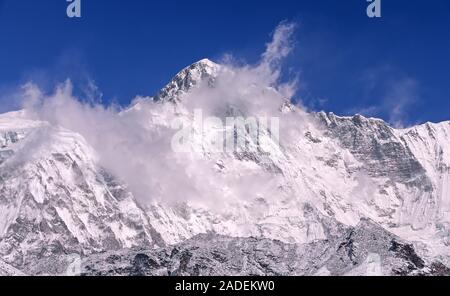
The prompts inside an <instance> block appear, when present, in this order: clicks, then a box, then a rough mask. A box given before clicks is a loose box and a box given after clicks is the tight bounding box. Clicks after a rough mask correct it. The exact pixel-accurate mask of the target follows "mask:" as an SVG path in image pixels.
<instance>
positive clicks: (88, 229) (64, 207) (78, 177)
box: [0, 113, 162, 274]
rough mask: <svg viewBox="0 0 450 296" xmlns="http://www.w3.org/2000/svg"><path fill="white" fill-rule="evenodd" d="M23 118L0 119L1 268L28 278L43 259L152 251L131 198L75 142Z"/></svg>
mask: <svg viewBox="0 0 450 296" xmlns="http://www.w3.org/2000/svg"><path fill="white" fill-rule="evenodd" d="M23 116H24V114H23V113H16V114H7V115H3V116H1V117H0V135H1V137H0V139H2V147H1V149H2V150H1V152H2V155H3V158H2V159H3V161H2V162H1V164H0V181H1V182H0V213H1V215H0V238H1V240H0V253H1V256H2V258H3V259H4V260H5V261H7V262H8V263H10V264H12V265H14V266H16V267H18V268H21V269H23V270H28V266H29V265H34V264H36V261H37V260H38V259H42V258H45V257H52V256H59V255H67V254H71V253H74V254H86V253H90V252H94V251H102V250H109V249H120V248H124V247H131V246H134V245H145V246H148V247H152V246H154V245H157V244H158V239H159V237H158V236H157V234H156V232H155V231H154V230H153V228H152V227H151V226H150V224H149V223H148V221H147V217H146V216H145V214H144V212H143V211H142V210H141V209H140V207H139V206H138V205H137V204H136V203H135V201H134V199H133V197H132V195H131V194H129V193H127V192H126V191H125V190H124V189H123V188H122V187H121V186H120V185H119V184H117V183H115V181H114V179H113V178H112V177H111V176H110V175H108V173H106V172H105V171H104V170H102V169H101V168H99V167H98V166H97V165H96V162H95V152H94V151H92V149H91V148H90V147H89V145H88V144H87V143H86V142H85V140H84V139H83V138H82V137H81V136H80V135H78V134H76V133H73V132H70V131H68V130H64V129H63V128H59V127H51V126H49V125H48V124H44V123H41V124H39V123H36V122H29V121H27V120H25V119H23V118H22V117H23ZM159 242H160V243H162V240H159ZM30 268H32V267H30ZM35 272H38V271H36V270H33V269H32V270H30V273H31V274H34V273H35Z"/></svg>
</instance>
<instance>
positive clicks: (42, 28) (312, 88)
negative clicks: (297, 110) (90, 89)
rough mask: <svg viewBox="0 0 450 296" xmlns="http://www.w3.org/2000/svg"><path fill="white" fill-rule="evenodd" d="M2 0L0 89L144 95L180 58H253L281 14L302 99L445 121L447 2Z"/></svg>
mask: <svg viewBox="0 0 450 296" xmlns="http://www.w3.org/2000/svg"><path fill="white" fill-rule="evenodd" d="M66 6H67V2H66V1H65V0H0V92H3V93H8V92H9V91H10V90H11V89H13V88H14V87H15V86H17V85H20V84H21V83H24V82H26V81H29V80H33V81H35V82H37V83H39V84H40V85H41V86H42V87H44V88H47V89H51V88H52V87H54V85H55V82H57V81H62V80H65V79H66V78H71V79H72V80H73V81H74V82H75V85H76V86H77V87H78V88H80V89H82V88H83V85H84V84H85V82H86V80H87V78H91V79H94V80H95V81H96V84H97V85H98V87H99V88H100V90H101V91H102V92H103V94H104V99H105V101H106V102H109V101H111V100H116V101H118V102H119V103H121V104H124V105H125V104H127V103H129V102H130V100H131V99H132V98H133V97H134V96H136V95H137V94H141V95H152V94H154V93H155V92H156V91H157V90H158V89H159V88H161V87H162V86H163V85H164V84H165V83H166V82H168V81H169V80H170V78H171V77H172V76H173V75H174V74H175V73H176V72H177V71H178V70H180V69H181V68H183V67H185V66H187V65H189V64H191V63H192V62H194V61H196V60H199V59H201V58H204V57H209V58H211V59H213V60H214V59H217V58H219V57H221V56H222V55H223V54H224V53H232V54H233V55H235V56H236V57H238V58H240V59H245V60H247V61H249V62H256V61H257V59H258V56H259V55H260V54H261V52H262V51H263V50H264V45H265V43H266V42H267V41H269V39H270V36H269V35H270V33H271V32H272V31H273V30H274V28H275V27H276V25H277V24H278V23H279V22H280V21H282V20H289V21H295V22H297V23H298V24H299V28H298V31H297V35H296V40H297V49H296V51H295V52H294V53H293V55H292V56H291V57H290V58H289V60H288V62H287V64H286V66H287V69H288V70H289V71H291V73H296V72H298V73H300V77H301V81H302V88H301V89H300V91H299V94H298V97H300V98H301V99H302V100H303V102H304V104H306V105H307V106H309V107H311V108H313V109H315V110H317V109H325V110H327V111H333V112H335V113H337V114H350V113H356V112H363V113H366V114H368V115H373V116H378V117H382V118H384V119H386V120H390V121H397V120H400V121H403V122H406V123H416V122H423V121H441V120H445V119H450V112H449V110H450V1H448V0H427V1H425V0H423V1H420V0H409V1H407V0H382V14H383V17H382V18H381V19H369V18H368V17H367V16H366V14H365V11H366V6H367V3H366V1H365V0H345V1H344V0H308V1H306V0H304V1H302V0H292V1H291V0H266V1H256V0H254V1H252V0H246V1H243V0H227V1H211V0H208V1H206V0H191V1H185V0H184V1H181V0H180V1H175V0H172V1H149V0H129V1H122V0H82V18H81V19H69V18H67V16H66V14H65V10H66Z"/></svg>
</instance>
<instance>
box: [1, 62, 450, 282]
mask: <svg viewBox="0 0 450 296" xmlns="http://www.w3.org/2000/svg"><path fill="white" fill-rule="evenodd" d="M235 80H238V81H239V84H238V86H237V87H234V84H233V89H232V90H229V91H228V90H227V88H226V86H227V85H230V83H231V82H234V81H235ZM224 85H225V87H224ZM224 90H225V91H224ZM209 91H211V92H212V93H213V95H211V93H209ZM205 92H207V93H208V94H209V95H210V96H205ZM220 96H229V97H231V99H224V100H219V99H218V98H221V97H220ZM259 97H261V98H262V99H261V102H262V101H264V100H268V99H270V102H271V104H272V105H274V106H275V108H269V110H270V111H267V109H265V108H260V106H259V105H258V104H256V107H255V104H253V103H254V102H253V101H255V100H254V98H259ZM199 98H200V99H199ZM196 99H198V102H197V101H196ZM208 100H209V101H208ZM210 100H216V101H212V102H211V101H210ZM249 100H250V101H252V100H253V101H252V102H251V103H252V104H251V105H250V104H249ZM256 102H259V101H256ZM264 102H265V101H264ZM197 103H198V104H199V105H196V104H197ZM272 105H271V107H272ZM155 106H156V107H155ZM199 107H203V109H207V112H209V114H213V115H215V116H217V117H220V118H225V117H227V116H230V115H234V116H253V115H254V113H258V114H264V113H265V112H266V111H267V112H266V114H267V113H270V115H271V116H277V117H279V118H280V136H279V143H277V142H276V141H275V139H274V138H273V137H272V135H271V134H270V132H269V131H268V130H267V129H266V128H265V127H264V126H261V128H260V130H259V131H258V132H259V138H258V141H253V140H252V138H251V137H250V132H248V133H247V134H244V135H242V134H239V135H237V137H243V138H244V139H243V142H245V143H246V146H245V148H244V149H236V150H235V151H228V152H227V151H225V152H217V151H215V150H214V147H213V145H212V144H211V143H210V142H205V141H203V140H202V139H204V138H205V137H206V138H211V135H212V133H217V130H218V129H219V130H220V129H221V128H222V127H220V126H219V127H216V128H214V129H207V130H204V129H197V128H196V127H193V130H192V135H193V136H192V138H190V142H189V143H188V144H189V145H188V146H189V151H188V152H187V153H175V152H173V151H170V150H167V151H164V152H163V153H162V154H160V155H158V156H163V157H164V158H166V159H169V160H170V166H171V168H172V169H173V171H174V172H177V171H182V172H183V174H182V175H181V176H182V177H180V175H177V177H175V176H174V177H173V178H172V179H170V177H169V178H162V177H160V176H159V174H155V175H154V177H155V180H156V181H155V180H152V182H153V181H155V182H159V183H158V188H160V189H159V190H157V191H156V190H149V191H145V190H144V191H142V190H140V191H139V192H136V191H135V190H133V189H134V187H133V185H134V181H135V180H129V179H128V180H127V178H125V177H124V176H122V175H121V174H120V171H118V170H117V167H116V166H114V167H108V165H107V164H105V163H104V162H102V155H101V153H102V151H101V150H99V149H98V146H97V145H94V144H93V143H90V142H89V140H88V137H85V136H84V135H83V133H82V131H77V130H76V129H68V128H67V127H65V126H63V125H59V124H55V123H54V122H50V121H46V120H45V119H43V118H36V116H30V114H29V112H27V110H24V111H19V112H13V113H8V114H3V115H0V256H1V257H0V258H2V259H3V261H4V262H5V264H8V266H13V267H14V268H16V269H18V270H21V271H22V272H24V273H27V274H57V273H60V272H62V270H63V269H64V268H65V267H66V266H67V264H68V263H67V256H69V255H73V254H78V255H80V256H81V257H87V259H86V260H85V263H86V265H87V266H88V267H89V266H90V264H91V265H92V262H96V260H97V261H98V260H99V259H98V258H102V257H98V256H99V255H96V254H98V253H99V252H104V251H107V252H108V256H114V253H117V254H118V255H117V258H116V259H117V260H116V261H120V260H124V259H123V257H125V258H128V257H127V256H132V254H134V253H133V252H136V251H131V249H133V248H134V249H136V248H139V249H143V250H146V252H147V253H148V254H150V255H148V254H147V255H145V256H147V257H148V256H150V257H151V256H160V257H161V256H162V255H151V254H156V253H158V254H162V253H161V252H166V253H167V252H168V250H169V249H173V248H174V247H173V246H175V245H179V246H180V248H186V246H189V247H188V248H195V244H198V246H199V247H201V248H206V246H207V245H209V244H211V254H209V253H208V251H205V253H201V254H198V255H197V257H196V258H197V259H196V260H197V263H199V262H203V261H205V260H207V258H208V257H210V256H215V255H214V254H216V255H217V254H219V255H217V256H219V257H220V256H221V255H220V254H222V253H223V252H225V251H224V250H220V248H221V245H222V244H223V241H227V244H226V245H227V246H231V247H232V248H234V249H233V250H230V249H227V250H226V252H225V254H223V256H222V257H223V262H222V264H221V265H220V267H217V268H216V267H214V266H210V267H208V268H207V269H208V271H207V272H206V271H205V273H199V274H219V273H226V274H316V273H319V274H320V273H325V274H326V273H331V274H344V273H350V274H352V273H356V274H365V272H362V271H361V270H362V269H364V270H366V269H367V264H369V265H370V264H372V265H370V266H372V267H373V268H375V269H376V273H378V274H399V273H400V274H401V273H403V274H414V273H416V274H417V273H421V272H422V273H432V272H431V270H433V268H434V269H436V268H437V267H439V268H440V270H445V266H443V265H439V263H437V262H442V263H443V264H445V265H447V266H448V265H450V247H449V245H450V227H449V226H450V140H449V139H450V137H449V136H450V122H443V123H439V124H430V123H427V124H424V125H420V126H416V127H412V128H409V129H402V130H400V129H394V128H392V127H390V126H389V125H388V124H387V123H385V122H384V121H382V120H379V119H372V118H365V117H363V116H360V115H356V116H354V117H339V116H336V115H334V114H332V113H328V114H327V113H324V112H320V113H308V112H305V111H304V110H302V109H301V108H299V107H296V106H293V105H291V104H290V103H289V102H288V101H287V100H286V99H285V98H284V96H282V95H281V94H280V93H279V92H278V91H277V90H276V89H274V88H272V87H270V86H267V85H258V84H255V83H254V82H253V81H251V79H249V80H248V81H246V80H245V79H242V77H240V76H239V75H238V74H237V73H235V70H234V69H233V68H231V67H228V66H224V65H218V64H215V63H213V62H211V61H209V60H202V61H200V62H197V63H195V64H193V65H191V66H189V67H188V68H186V69H184V70H182V71H181V72H180V73H179V74H177V75H176V76H175V77H174V79H173V80H172V81H171V82H170V83H169V84H168V85H167V86H166V87H165V88H163V89H162V90H161V91H160V92H159V93H158V94H157V95H156V96H155V97H153V98H146V99H140V100H137V101H136V102H135V103H134V104H133V105H132V106H131V107H130V108H128V109H127V110H125V111H123V112H121V113H120V114H119V117H120V120H121V121H123V122H131V121H136V118H137V119H139V126H140V128H142V130H144V131H148V132H149V133H156V134H160V133H163V132H164V131H167V130H170V129H171V123H172V121H173V119H179V120H181V121H183V122H187V123H189V122H191V123H192V122H193V120H194V117H195V115H194V109H195V108H199ZM93 128H94V127H93ZM224 132H225V130H224ZM278 144H279V145H278ZM155 157H156V156H155ZM161 175H163V174H162V173H161ZM127 181H128V182H131V181H133V182H132V183H133V184H131V183H130V184H127ZM138 181H139V182H146V180H138ZM177 182H180V183H177ZM185 183H188V184H189V185H190V186H188V187H186V186H184V184H185ZM144 188H145V187H144ZM191 189H192V190H191ZM146 192H148V195H150V196H144V197H142V195H146ZM173 195H176V196H177V198H173ZM179 196H184V197H185V198H179ZM361 220H362V221H363V222H361ZM364 221H370V222H364ZM351 229H356V232H358V231H359V232H358V233H360V232H361V231H362V230H361V229H363V230H364V231H362V232H363V233H364V235H366V233H371V235H370V239H369V240H367V239H366V238H365V236H364V235H362V238H361V237H358V238H359V239H358V240H356V242H353V241H352V243H351V244H352V247H351V248H353V247H355V249H358V248H359V249H358V251H354V252H355V254H353V251H351V252H350V251H348V250H347V249H346V250H347V252H345V251H342V248H343V247H342V246H343V245H342V246H341V244H342V243H343V240H345V238H346V237H347V236H348V233H349V231H350V232H351ZM378 236H379V237H378ZM368 237H369V236H368ZM394 238H395V239H394ZM378 240H379V241H378ZM393 241H395V242H398V243H399V244H401V246H408V247H407V249H408V250H407V252H408V254H409V255H411V254H412V255H411V256H412V257H414V258H416V257H417V258H419V259H420V260H419V259H417V260H416V259H414V261H415V263H413V265H414V268H413V270H412V269H411V270H409V271H408V272H406V271H405V270H408V268H406V269H405V266H408V264H410V263H408V262H406V261H408V260H410V258H407V259H405V258H403V259H401V260H400V259H399V258H402V256H403V257H404V253H402V252H403V251H399V250H403V249H402V248H403V247H400V245H395V243H393ZM264 242H266V243H267V244H268V246H269V247H267V252H268V253H267V254H266V255H267V258H264V257H265V256H266V255H264V250H265V249H264V248H265V247H262V246H261V245H264ZM409 243H410V244H413V246H414V247H410V246H409V245H408V244H409ZM242 244H247V246H248V251H245V250H246V249H245V248H242ZM248 244H249V245H248ZM353 244H354V245H353ZM393 244H394V245H395V246H397V247H395V246H394V245H393ZM271 245H273V246H280V245H283V246H285V247H286V248H287V249H293V250H296V251H295V252H294V251H292V252H290V251H289V252H287V251H286V252H287V253H286V254H284V255H283V254H280V257H279V258H277V257H276V255H274V254H272V253H270V252H272V251H270V250H271V249H272V247H270V246H271ZM315 246H320V249H323V251H324V253H323V254H317V256H316V257H314V256H313V254H309V253H311V249H314V248H315ZM222 247H223V246H222ZM175 248H176V247H175ZM214 248H216V249H217V248H218V249H219V250H214ZM255 248H256V249H258V252H257V251H256V249H255ZM345 248H347V247H345ZM153 249H156V250H153ZM414 249H415V251H414ZM128 250H129V251H128ZM237 250H239V252H243V254H242V256H243V257H242V258H245V259H242V258H241V259H242V260H250V261H249V262H251V263H250V265H249V267H248V268H237V269H236V268H234V267H233V266H234V265H233V262H231V260H234V259H235V260H238V259H236V258H234V259H233V258H231V256H229V255H227V254H228V253H227V252H233V251H236V252H237ZM352 250H353V249H352ZM155 252H156V253H155ZM221 252H222V253H221ZM261 252H262V253H261ZM342 252H344V253H345V254H347V255H346V256H347V257H348V258H347V259H346V260H341V261H339V260H338V259H337V258H342V256H344V255H342V254H341V253H342ZM405 252H406V251H405ZM416 253H417V254H416ZM126 254H129V255H126ZM356 254H357V255H356ZM402 254H403V255H402ZM164 256H165V255H164ZM239 256H240V255H239ZM247 256H251V257H257V256H259V257H261V258H259V257H258V258H257V259H255V258H249V257H247ZM308 256H311V257H308ZM339 256H340V257H339ZM307 257H308V258H307ZM171 258H172V256H171ZM202 258H203V259H202ZM239 258H240V257H239ZM352 258H353V259H352ZM355 258H357V259H355ZM158 260H161V258H160V259H158ZM158 260H157V261H158ZM164 260H166V259H164ZM202 260H203V261H202ZM239 260H240V259H239ZM255 260H256V261H258V260H259V261H261V260H262V261H265V260H269V261H271V262H269V263H267V264H266V265H265V266H266V267H267V268H265V269H264V268H263V269H261V268H260V267H261V266H262V265H261V264H260V263H258V264H259V265H258V264H256V263H255V262H256V261H255ZM402 260H403V261H402ZM405 260H406V261H405ZM166 261H167V260H166ZM166 261H165V262H166ZM181 261H183V260H181ZM259 261H258V262H259ZM262 261H261V262H262ZM288 261H289V262H292V261H294V262H296V264H297V265H296V267H295V268H290V267H288V266H286V264H289V262H288ZM313 261H314V262H315V261H317V262H319V261H320V262H321V263H320V264H312V263H311V262H313ZM338 261H339V262H338ZM108 262H109V261H108ZM158 262H159V261H158ZM342 262H344V263H342ZM405 262H406V263H405ZM418 262H420V263H418ZM203 263H204V262H203ZM2 264H3V263H2ZM118 264H120V262H119V263H118ZM158 264H159V263H158ZM174 264H175V263H174ZM179 264H181V263H179ZM186 264H188V263H186ZM199 264H200V263H199ZM311 264H312V265H311ZM339 264H341V265H342V264H344V265H345V266H344V267H342V266H340V265H339ZM405 264H406V265H405ZM338 265H339V266H338ZM158 266H159V267H158ZM158 266H156V265H155V266H154V268H153V269H152V268H151V266H150V269H151V271H148V272H146V273H145V274H157V273H158V270H160V269H161V264H159V265H158ZM187 266H188V265H186V266H185V267H186V268H185V270H181V271H180V273H182V274H186V273H188V274H196V273H198V272H197V271H198V270H197V271H195V264H194V265H193V267H189V268H188V267H187ZM257 266H259V267H257ZM268 266H269V267H270V269H269V267H268ZM283 266H284V267H283ZM164 268H165V269H164ZM164 268H162V269H164V270H166V271H167V270H169V271H170V270H171V268H172V267H170V268H167V266H166V267H164ZM320 268H322V269H320ZM172 269H173V270H176V268H175V267H174V268H172ZM90 270H96V273H99V274H107V273H108V272H109V271H111V270H114V267H111V266H109V267H108V271H107V270H105V269H103V267H96V266H90ZM270 270H278V271H279V272H271V271H270ZM338 270H340V272H338ZM400 271H401V272H400ZM413 271H414V272H413ZM84 272H85V273H89V272H86V271H84ZM93 273H94V272H93ZM113 273H114V272H113ZM116 273H119V274H120V272H116ZM435 273H436V272H435Z"/></svg>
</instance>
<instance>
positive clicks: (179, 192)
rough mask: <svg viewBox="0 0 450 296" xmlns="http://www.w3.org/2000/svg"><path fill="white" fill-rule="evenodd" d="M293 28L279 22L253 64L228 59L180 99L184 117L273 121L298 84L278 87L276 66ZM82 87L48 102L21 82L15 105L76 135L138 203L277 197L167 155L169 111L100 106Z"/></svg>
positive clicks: (257, 176) (68, 86) (260, 180)
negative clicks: (230, 112) (235, 114)
mask: <svg viewBox="0 0 450 296" xmlns="http://www.w3.org/2000/svg"><path fill="white" fill-rule="evenodd" d="M294 29H295V25H294V24H290V23H282V24H281V25H280V26H279V27H278V28H277V29H276V30H275V32H274V34H273V40H272V42H270V43H269V44H268V45H267V50H266V52H265V53H264V54H263V55H262V57H261V61H260V62H259V63H257V64H256V65H239V66H238V65H236V64H234V63H233V62H232V61H233V59H232V58H230V59H228V61H227V62H226V63H224V65H223V66H221V68H220V70H219V72H218V73H217V78H216V80H215V85H214V87H210V85H208V84H207V83H204V84H200V85H198V87H197V88H196V89H195V90H193V91H192V92H190V93H189V94H187V95H186V96H185V97H184V98H183V105H184V106H185V107H186V110H187V111H188V113H189V112H192V111H193V110H194V109H196V108H200V109H202V110H203V112H204V113H205V116H208V115H220V114H222V115H223V112H224V111H226V108H228V107H230V106H233V107H235V108H236V109H239V110H241V111H242V112H243V113H245V114H246V115H249V116H250V115H251V116H265V117H271V116H275V115H276V116H278V115H279V108H280V106H281V105H282V104H283V103H284V102H285V99H286V98H287V97H289V96H290V95H292V93H293V92H294V90H295V88H296V84H297V83H298V81H297V80H294V81H287V82H284V83H283V82H282V81H280V73H281V64H282V59H283V58H285V57H286V56H287V55H288V54H289V52H290V51H291V49H292V46H293V44H292V40H291V39H292V34H293V32H294ZM87 87H88V88H87V89H88V93H90V94H91V95H90V96H89V95H88V96H87V97H88V100H87V101H86V100H81V99H80V98H77V97H75V96H74V94H73V86H72V83H71V82H70V81H69V80H68V81H66V82H64V83H62V84H60V85H58V86H57V87H56V89H55V90H54V92H53V93H51V94H49V95H47V94H44V93H43V92H42V91H41V90H40V89H39V87H38V86H36V85H34V84H31V83H29V84H27V85H25V86H24V87H23V89H22V100H23V101H24V104H23V106H24V108H25V109H26V110H27V113H28V114H29V116H30V117H33V118H35V119H39V120H45V121H48V122H50V123H52V124H53V125H58V126H62V127H65V128H67V129H69V130H72V131H75V132H77V133H79V134H81V135H82V136H83V137H84V138H85V139H86V141H87V142H88V143H89V144H90V145H91V146H92V147H93V148H94V149H95V150H96V151H97V152H98V156H99V163H100V164H101V165H102V166H103V167H105V168H106V169H107V170H108V171H110V172H111V173H113V174H114V175H116V176H117V177H118V178H119V179H121V180H123V181H124V182H125V183H126V184H128V186H129V187H130V189H131V190H132V192H133V193H134V195H135V196H136V197H137V198H138V199H140V200H141V201H143V202H148V201H152V200H168V201H187V200H189V201H195V200H197V201H202V202H210V203H213V204H216V205H217V202H218V200H217V199H213V197H214V196H217V197H221V196H223V195H226V194H227V193H224V192H223V190H224V188H229V189H228V190H229V192H228V194H229V195H231V196H234V197H236V198H248V197H249V196H251V194H253V196H254V195H255V194H257V193H258V192H261V190H263V189H264V190H265V191H266V192H268V191H270V190H269V189H268V187H271V190H277V186H276V180H271V179H270V178H269V177H268V176H267V175H264V173H261V172H260V171H255V172H254V173H252V172H249V173H248V175H249V178H251V179H252V180H251V182H246V181H248V180H245V179H242V178H235V179H233V178H232V179H230V177H225V176H223V175H222V174H220V173H219V172H217V170H216V163H215V162H214V161H213V160H208V159H205V158H201V157H200V158H198V157H196V156H195V155H190V156H186V155H179V154H177V153H174V152H173V151H172V149H171V139H172V137H173V135H174V133H175V132H176V131H175V130H173V129H171V128H170V123H171V121H172V120H173V119H174V118H176V117H177V116H178V115H177V114H176V113H177V112H174V106H173V105H172V104H170V103H169V104H160V103H157V102H153V101H152V100H151V99H149V98H137V99H136V100H135V103H136V102H140V104H141V107H142V108H141V109H140V110H134V111H130V112H123V110H119V109H117V107H105V106H103V105H101V104H100V103H99V101H98V100H96V98H98V97H101V93H100V92H99V90H98V88H97V87H96V86H95V84H94V83H93V82H92V83H90V84H89V85H88V86H87ZM280 93H281V94H280ZM89 98H92V99H89ZM221 112H222V113H221ZM300 120H301V119H300V118H297V119H293V118H289V117H288V116H287V117H286V118H285V119H284V124H285V127H291V128H296V129H298V128H299V126H300V125H301V122H300ZM287 130H289V129H287ZM288 135H289V133H286V134H285V136H286V138H287V137H288ZM249 184H254V185H255V186H254V188H253V187H252V188H253V189H252V188H250V187H249ZM250 189H251V190H250ZM250 192H251V194H250Z"/></svg>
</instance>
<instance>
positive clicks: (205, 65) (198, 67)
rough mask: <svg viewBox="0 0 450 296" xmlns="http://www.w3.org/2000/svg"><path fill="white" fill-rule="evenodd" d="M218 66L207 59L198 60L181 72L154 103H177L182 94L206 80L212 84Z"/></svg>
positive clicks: (158, 95)
mask: <svg viewBox="0 0 450 296" xmlns="http://www.w3.org/2000/svg"><path fill="white" fill-rule="evenodd" d="M220 67H221V66H220V65H219V64H216V63H214V62H212V61H210V60H208V59H203V60H200V61H198V62H196V63H194V64H192V65H190V66H189V67H186V68H184V69H183V70H181V71H180V72H179V73H178V74H177V75H175V77H174V78H173V79H172V80H171V82H170V83H169V84H167V85H166V86H165V87H164V88H163V89H162V90H161V91H160V92H159V93H158V94H157V95H156V96H155V97H154V100H155V101H171V102H177V101H179V100H180V99H181V96H182V94H183V93H186V92H188V91H189V90H190V89H191V88H192V87H194V86H196V85H198V84H199V83H200V82H202V81H205V80H207V81H208V83H211V84H212V83H213V82H214V79H215V78H216V76H217V73H218V71H219V69H220Z"/></svg>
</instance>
